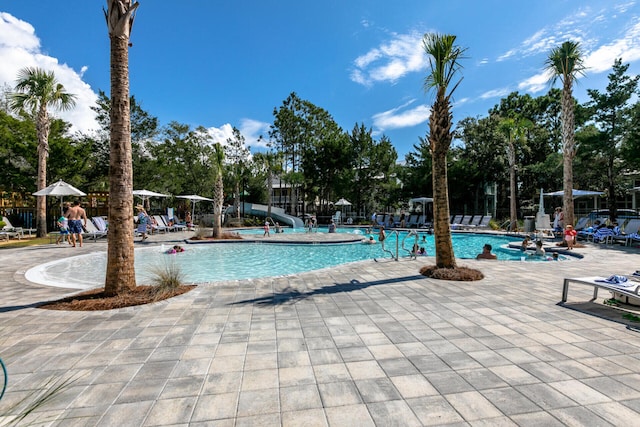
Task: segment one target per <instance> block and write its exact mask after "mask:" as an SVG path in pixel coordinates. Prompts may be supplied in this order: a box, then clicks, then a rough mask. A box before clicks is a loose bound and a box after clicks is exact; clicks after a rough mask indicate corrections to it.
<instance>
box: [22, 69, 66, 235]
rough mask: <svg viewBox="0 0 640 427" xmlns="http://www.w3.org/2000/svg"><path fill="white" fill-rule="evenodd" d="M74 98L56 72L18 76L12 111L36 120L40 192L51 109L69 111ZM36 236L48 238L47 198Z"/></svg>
mask: <svg viewBox="0 0 640 427" xmlns="http://www.w3.org/2000/svg"><path fill="white" fill-rule="evenodd" d="M75 98H76V97H75V95H72V94H70V93H67V92H66V91H65V89H64V86H63V85H62V84H61V83H59V82H58V81H57V80H56V76H55V75H54V74H53V71H45V70H43V69H41V68H31V67H27V68H23V69H22V70H20V71H19V72H18V81H17V83H16V87H15V92H14V93H12V94H10V101H9V107H10V108H11V109H12V110H13V111H16V112H19V111H26V112H28V113H29V114H31V116H32V117H33V118H34V119H35V122H36V134H37V136H38V177H37V179H36V187H37V189H38V191H40V190H42V189H43V188H45V187H46V186H47V158H48V157H49V130H50V126H51V120H50V118H49V108H53V109H56V110H61V111H65V110H69V109H71V108H73V107H74V106H75V105H76V102H75ZM36 235H37V236H38V237H45V236H46V235H47V198H46V196H38V198H37V199H36Z"/></svg>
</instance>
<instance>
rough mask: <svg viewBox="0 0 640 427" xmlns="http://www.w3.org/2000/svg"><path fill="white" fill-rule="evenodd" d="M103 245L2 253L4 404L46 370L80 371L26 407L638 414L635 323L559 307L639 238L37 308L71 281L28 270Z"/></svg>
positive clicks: (113, 421) (345, 418) (618, 263)
mask: <svg viewBox="0 0 640 427" xmlns="http://www.w3.org/2000/svg"><path fill="white" fill-rule="evenodd" d="M176 236H180V234H176V233H173V234H167V235H162V236H159V237H157V236H154V237H152V238H151V239H150V243H148V244H151V245H152V244H159V242H160V240H165V241H166V240H167V239H174V238H176ZM105 249H106V243H105V242H104V241H103V242H100V241H98V242H96V243H86V244H85V246H84V247H83V248H82V249H79V248H77V249H75V250H74V249H72V248H68V247H65V246H64V245H61V246H56V245H50V246H41V247H27V248H22V249H0V259H1V263H0V286H1V288H2V300H1V303H0V357H1V358H2V359H3V360H4V362H5V363H6V364H7V369H8V372H9V387H8V390H7V393H6V395H5V397H4V398H3V399H2V400H1V401H0V415H1V414H3V413H6V410H7V408H8V407H9V406H11V405H12V404H14V403H16V402H18V401H19V400H20V399H22V398H24V397H25V396H27V395H28V393H30V392H32V391H33V390H38V389H42V387H43V385H44V384H45V383H46V381H47V380H48V379H50V378H52V379H53V380H61V379H66V378H74V379H75V381H74V382H73V383H72V384H71V385H69V386H68V387H66V388H64V389H63V390H62V391H61V392H60V393H58V394H57V395H56V396H55V397H54V399H53V400H52V401H51V402H49V403H47V404H46V405H43V406H42V407H40V408H38V409H37V410H36V411H35V412H34V413H33V414H32V415H31V416H30V417H29V418H28V420H30V421H32V422H34V423H35V424H36V425H54V426H57V425H60V426H114V425H118V426H157V425H193V426H198V425H201V426H261V425H264V426H279V425H281V426H297V425H305V426H316V425H317V426H346V425H360V426H367V425H371V426H388V425H398V426H412V425H417V426H419V425H460V426H462V425H524V426H527V425H545V426H552V425H589V426H594V425H626V426H630V425H640V416H639V415H640V414H639V412H640V372H639V371H640V370H639V369H638V365H639V363H638V362H639V360H638V359H639V358H640V334H639V333H638V332H636V331H635V330H633V329H627V328H626V326H625V325H624V324H621V323H618V322H616V321H614V320H623V319H622V317H621V314H620V313H618V312H617V311H616V310H615V309H614V308H609V307H603V306H601V305H597V304H592V303H588V302H587V301H588V300H589V298H590V296H591V294H592V289H591V288H588V287H584V288H580V287H578V286H575V287H572V289H571V293H570V295H569V303H568V305H570V306H571V305H573V306H574V308H577V309H580V310H585V309H591V308H593V310H592V312H591V314H589V313H586V312H584V311H577V310H572V309H569V308H567V307H563V306H560V305H557V303H558V302H559V301H560V299H561V291H562V279H563V278H564V277H580V276H585V275H604V276H608V275H610V274H614V273H615V274H624V273H630V272H632V271H634V270H636V269H639V268H640V254H639V251H638V249H637V248H623V247H620V246H616V247H610V248H609V249H600V247H599V246H597V245H590V246H589V247H588V248H585V249H579V250H578V252H579V253H581V254H584V255H585V257H584V259H582V260H577V261H571V262H541V263H528V262H524V263H523V262H495V261H476V260H460V261H459V264H460V265H467V266H470V267H476V268H479V269H480V270H482V271H483V273H484V274H485V276H486V278H485V279H484V280H482V281H479V282H468V283H460V282H447V281H437V280H431V279H427V278H424V277H421V276H419V275H418V269H419V267H420V266H421V265H424V264H426V263H428V262H430V261H431V262H432V261H433V259H430V258H426V259H425V258H422V259H419V260H418V261H408V260H401V261H399V262H395V261H384V262H374V261H364V262H359V263H354V264H349V265H344V266H341V267H337V268H331V269H325V270H322V271H315V272H308V273H304V274H297V275H294V276H288V277H277V278H267V279H257V280H243V281H228V282H222V283H215V284H206V285H200V286H198V287H197V288H196V289H195V290H193V291H191V292H189V293H187V294H184V295H181V296H179V297H176V298H173V299H171V300H168V301H163V302H160V303H157V304H153V305H148V306H143V307H132V308H127V309H120V310H113V311H108V312H61V311H49V310H40V309H37V308H34V305H35V304H37V303H39V302H42V301H46V300H52V299H57V298H59V297H61V296H62V295H65V294H67V293H70V292H71V291H70V290H69V289H60V288H50V287H46V286H40V285H34V284H31V283H28V282H27V281H26V280H25V279H24V272H25V271H26V270H27V269H28V268H29V267H31V266H34V265H37V264H39V263H42V262H45V261H49V260H51V259H56V258H62V257H66V256H71V255H75V254H79V253H88V252H92V251H96V250H100V251H104V250H105ZM82 274H90V272H83V273H82ZM607 295H608V293H607V292H602V296H601V298H604V297H606V296H607ZM596 314H599V315H604V316H605V317H609V318H603V317H599V316H598V315H596ZM611 318H613V319H614V320H611ZM0 425H2V418H1V417H0Z"/></svg>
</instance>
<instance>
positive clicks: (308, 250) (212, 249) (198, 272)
mask: <svg viewBox="0 0 640 427" xmlns="http://www.w3.org/2000/svg"><path fill="white" fill-rule="evenodd" d="M251 233H262V231H261V230H257V231H248V230H247V231H243V232H242V234H251ZM356 234H363V233H362V232H358V233H356ZM373 236H374V237H375V238H376V239H377V234H373ZM405 236H406V234H401V235H400V242H401V243H402V241H403V239H404V238H405ZM423 236H424V237H425V240H424V242H423V241H422V237H423ZM363 237H368V235H366V236H365V235H364V234H363ZM452 240H453V245H454V252H455V255H456V257H457V258H475V256H476V255H477V254H478V253H479V252H480V251H481V249H482V246H483V245H484V244H485V243H489V244H491V245H492V246H493V248H494V253H495V254H496V255H497V256H498V259H500V260H518V261H520V259H521V258H520V257H521V252H520V251H519V250H513V249H508V248H507V247H506V246H507V245H508V244H509V243H510V242H514V241H519V240H518V239H514V238H509V237H503V236H493V235H486V234H485V235H480V234H455V233H454V234H453V236H452ZM414 242H415V237H413V236H409V237H407V238H406V239H405V240H404V246H405V247H406V248H407V249H410V248H411V247H412V246H413V244H414ZM418 242H419V243H418V244H419V245H420V246H424V247H425V249H426V251H427V255H428V256H433V255H434V237H433V236H432V235H427V234H424V233H420V235H419V240H418ZM385 247H386V248H387V249H392V250H393V252H394V253H395V248H396V238H395V235H393V234H390V235H389V236H388V238H387V239H386V240H385ZM167 248H168V246H167V247H164V246H155V247H150V248H141V249H136V279H137V282H138V283H139V284H144V283H150V272H152V271H153V270H157V269H158V268H164V267H166V266H167V265H170V264H173V263H175V264H177V265H178V266H179V267H180V269H181V271H182V272H183V273H184V274H185V282H187V283H205V282H217V281H223V280H240V279H251V278H260V277H273V276H282V275H288V274H295V273H300V272H304V271H311V270H318V269H322V268H326V267H332V266H336V265H340V264H346V263H349V262H354V261H362V260H367V259H382V258H387V259H390V258H391V255H390V254H388V253H385V252H384V251H383V250H382V245H381V244H380V243H376V244H374V245H370V244H362V243H349V244H298V245H294V244H274V243H224V244H199V245H185V248H186V251H185V252H183V253H179V254H173V255H168V254H165V253H164V250H165V249H167ZM399 252H400V257H408V256H409V252H408V250H405V249H403V248H402V246H400V251H399ZM419 258H420V257H419ZM563 258H564V257H563ZM526 261H542V259H540V258H537V257H527V258H526ZM78 271H84V272H93V274H85V275H84V276H83V277H78V275H77V272H78ZM105 271H106V255H105V254H104V253H95V254H89V255H82V256H78V257H73V258H67V259H64V260H59V261H54V262H51V263H47V264H43V265H40V266H38V267H35V268H33V269H31V270H29V271H28V272H27V274H26V276H27V279H28V280H31V281H34V282H36V283H42V284H47V285H53V286H63V287H72V288H79V289H85V288H92V287H98V286H102V285H103V283H104V275H105V273H104V272H105Z"/></svg>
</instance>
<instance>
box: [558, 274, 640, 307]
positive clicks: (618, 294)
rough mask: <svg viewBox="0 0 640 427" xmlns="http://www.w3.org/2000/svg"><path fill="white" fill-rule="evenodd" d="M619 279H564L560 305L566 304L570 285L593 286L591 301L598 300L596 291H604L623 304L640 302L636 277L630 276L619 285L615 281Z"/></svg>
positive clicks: (638, 283) (639, 283)
mask: <svg viewBox="0 0 640 427" xmlns="http://www.w3.org/2000/svg"><path fill="white" fill-rule="evenodd" d="M619 277H620V276H611V277H609V278H606V277H598V276H594V277H577V278H570V279H564V284H563V286H562V303H565V302H567V296H568V294H569V285H570V284H571V283H575V284H579V285H587V286H593V298H592V299H591V301H595V300H596V299H597V298H598V289H606V290H608V291H611V292H612V293H613V296H614V298H616V299H622V300H623V302H626V303H629V298H631V299H632V302H631V303H633V304H637V303H638V302H640V281H637V280H636V278H635V277H636V276H635V275H630V276H629V278H628V279H627V280H626V281H625V282H621V283H620V282H618V280H616V279H615V278H619ZM639 279H640V277H639ZM617 282H618V283H617ZM624 299H626V301H624Z"/></svg>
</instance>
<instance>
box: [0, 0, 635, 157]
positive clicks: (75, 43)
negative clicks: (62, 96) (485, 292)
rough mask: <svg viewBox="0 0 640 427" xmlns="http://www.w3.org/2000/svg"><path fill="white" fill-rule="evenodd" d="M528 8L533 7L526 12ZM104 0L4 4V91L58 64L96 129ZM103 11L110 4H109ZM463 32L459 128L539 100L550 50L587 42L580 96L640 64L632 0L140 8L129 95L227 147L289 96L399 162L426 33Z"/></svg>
mask: <svg viewBox="0 0 640 427" xmlns="http://www.w3.org/2000/svg"><path fill="white" fill-rule="evenodd" d="M521 4H528V6H526V7H525V6H521ZM105 5H106V1H86V0H75V1H67V2H64V7H61V3H60V2H54V1H41V0H12V1H8V0H3V1H2V2H0V64H1V65H0V85H2V84H5V83H6V84H9V85H10V86H13V85H14V84H15V78H16V75H17V72H18V70H19V69H20V68H23V67H26V66H39V67H43V68H46V69H51V70H53V71H54V72H55V73H56V76H57V77H58V79H59V80H60V81H61V82H62V83H63V84H64V85H65V87H66V88H67V90H68V91H69V92H71V93H74V94H76V95H77V96H78V100H77V101H78V105H77V107H76V108H75V109H74V110H73V111H71V112H68V113H64V114H60V116H62V117H63V118H65V119H66V120H68V121H70V122H71V123H73V125H74V130H81V131H85V132H87V131H89V130H90V129H92V128H95V127H96V126H95V122H94V119H93V112H92V111H91V110H90V109H89V106H91V105H94V102H95V99H96V94H97V92H98V90H104V91H106V92H107V93H109V39H108V35H107V29H106V24H105V19H104V15H103V12H102V7H103V6H105ZM105 7H106V6H105ZM427 32H439V33H451V34H455V35H456V36H457V37H458V39H457V43H458V44H459V45H460V46H463V47H466V48H467V49H468V50H467V59H465V60H464V61H463V66H464V69H463V70H462V77H463V81H462V83H461V85H460V86H459V88H458V90H457V91H456V93H455V96H454V101H455V105H454V111H453V113H454V121H455V122H457V121H459V120H461V119H463V118H465V117H468V116H484V115H486V113H487V111H488V109H489V108H491V107H492V106H494V105H495V104H497V103H498V102H499V100H500V98H501V97H503V96H505V95H507V94H508V93H510V92H512V91H519V92H521V93H530V94H531V95H532V96H539V95H543V94H544V93H546V92H547V91H548V89H549V84H548V77H547V76H545V75H544V73H543V65H544V61H545V59H546V57H547V55H548V53H549V51H550V49H551V48H553V47H555V46H557V45H559V44H561V43H562V42H564V41H565V40H567V39H571V40H575V41H579V42H580V43H581V44H582V46H583V50H584V53H585V58H586V65H587V66H588V67H589V69H588V70H587V73H586V76H584V77H582V78H581V79H580V82H579V84H578V87H577V88H576V91H575V95H576V96H577V97H578V99H579V100H580V101H581V102H584V101H586V100H587V98H586V89H599V90H604V88H605V86H606V81H607V75H608V73H609V72H610V70H611V66H612V64H613V61H614V59H615V58H618V57H621V58H622V59H623V61H624V62H625V63H631V67H630V72H631V73H633V74H637V73H638V71H639V68H640V64H639V63H640V5H638V3H637V2H636V1H634V0H631V1H624V0H623V1H617V0H607V1H602V0H587V1H575V0H538V1H535V2H513V1H506V0H483V1H474V0H467V1H463V0H449V1H444V2H439V1H438V2H436V1H427V0H395V1H393V2H391V1H388V0H325V1H320V2H306V1H299V0H297V1H291V0H280V1H275V0H271V1H255V0H253V1H242V0H237V1H224V2H220V1H210V0H185V1H182V2H175V1H168V0H153V1H150V0H141V1H140V7H139V9H138V12H137V16H136V20H135V23H134V27H133V32H132V37H131V41H132V43H133V47H132V48H131V49H130V52H129V54H130V57H129V60H130V79H131V94H133V95H135V97H136V99H137V100H138V101H139V102H140V103H141V104H142V107H143V108H144V109H145V110H147V111H148V112H149V113H151V114H152V115H155V116H157V117H158V118H159V119H160V122H161V124H162V125H166V124H168V123H169V121H172V120H175V121H178V122H180V123H187V124H190V125H192V126H199V125H202V126H204V127H206V128H209V129H210V131H211V133H212V135H213V136H214V139H215V140H217V141H220V142H224V141H225V140H226V138H228V137H229V136H230V135H231V128H232V126H235V127H237V128H239V129H240V130H241V132H242V134H243V135H244V136H245V138H246V140H247V144H248V145H249V146H251V148H252V150H253V151H256V150H259V149H260V147H259V143H258V142H257V138H258V136H260V135H265V136H266V133H267V130H268V126H269V124H270V123H272V122H273V110H274V108H277V107H279V106H280V105H281V103H282V101H283V100H284V99H285V98H286V97H287V96H288V95H289V94H290V93H291V92H293V91H295V92H296V93H297V94H298V95H299V96H300V97H301V98H303V99H306V100H308V101H310V102H312V103H313V104H315V105H317V106H319V107H322V108H324V109H325V110H327V111H328V112H329V113H330V114H331V115H332V116H333V118H334V119H335V120H336V122H337V123H338V124H339V125H340V126H341V127H342V128H343V129H344V130H347V131H350V130H351V129H352V128H353V127H354V125H355V124H359V123H364V124H365V126H367V127H370V128H372V129H373V131H374V134H375V135H376V136H377V137H380V136H381V135H382V134H384V135H387V136H388V137H389V138H390V139H391V142H392V143H393V145H394V146H395V147H396V150H397V151H398V153H399V155H400V160H402V159H403V158H404V155H405V154H406V153H407V152H409V151H410V150H411V149H412V146H413V145H414V144H416V143H418V141H419V139H418V138H419V137H424V135H425V134H426V131H427V125H428V115H429V106H430V104H431V102H432V97H431V96H430V94H428V93H425V91H424V88H423V81H424V77H425V76H426V74H427V72H428V70H427V58H426V56H425V55H424V52H423V50H422V46H421V39H422V36H423V34H424V33H427Z"/></svg>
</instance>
